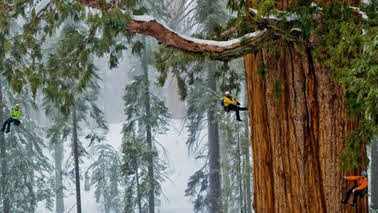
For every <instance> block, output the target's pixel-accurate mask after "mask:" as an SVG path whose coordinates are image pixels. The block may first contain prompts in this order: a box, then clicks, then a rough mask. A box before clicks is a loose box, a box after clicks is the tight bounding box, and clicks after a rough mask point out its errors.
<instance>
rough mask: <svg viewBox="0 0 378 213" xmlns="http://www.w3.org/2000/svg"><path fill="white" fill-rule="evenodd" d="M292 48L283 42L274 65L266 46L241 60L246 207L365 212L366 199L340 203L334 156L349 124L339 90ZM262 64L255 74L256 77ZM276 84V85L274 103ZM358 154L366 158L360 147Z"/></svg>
mask: <svg viewBox="0 0 378 213" xmlns="http://www.w3.org/2000/svg"><path fill="white" fill-rule="evenodd" d="M296 48H297V47H296V45H295V44H292V43H291V44H288V45H287V47H285V48H282V49H281V50H279V51H280V54H279V57H278V59H277V61H276V60H275V59H274V58H270V57H269V56H268V54H267V50H266V49H263V50H260V51H259V52H258V53H256V54H249V55H247V56H246V57H245V65H246V67H245V68H246V79H247V83H248V99H249V103H250V104H249V113H250V118H251V122H250V125H251V134H252V137H251V143H252V149H253V169H254V204H253V206H254V208H255V210H256V212H293V213H295V212H298V213H300V212H328V213H333V212H355V211H356V212H367V199H366V198H365V199H363V200H360V201H359V203H358V208H356V209H354V208H352V207H350V206H344V205H342V204H341V203H340V201H341V199H342V197H343V195H345V192H346V190H347V189H348V187H347V182H346V181H343V175H345V174H344V172H343V171H342V169H341V167H340V162H339V159H338V156H339V154H340V152H341V151H342V149H343V147H344V146H345V137H346V136H347V134H348V133H349V131H350V130H352V129H353V128H355V126H356V125H357V122H356V121H352V120H351V119H349V118H348V117H347V113H346V109H345V106H344V104H343V93H344V90H343V88H342V87H341V86H339V85H338V84H336V83H335V82H334V81H333V80H332V79H331V75H330V72H329V70H327V68H326V67H324V66H323V65H322V64H320V63H319V62H318V61H317V60H316V59H315V58H314V57H313V55H312V53H311V51H309V50H305V52H304V53H303V54H300V53H299V52H298V51H297V50H296ZM262 62H264V64H265V67H266V70H265V72H264V73H265V74H264V75H263V76H261V75H259V74H258V72H257V71H258V66H259V64H260V63H262ZM260 73H261V72H260ZM278 79H279V80H282V82H284V84H283V85H282V94H281V96H280V97H279V99H278V100H275V99H274V98H273V93H274V90H275V89H277V88H274V87H275V83H276V80H278ZM361 152H362V153H363V156H366V150H365V147H361ZM362 167H363V166H362ZM363 169H366V168H364V167H363ZM350 174H357V175H358V174H360V171H359V170H355V171H354V173H350ZM351 184H352V183H351ZM349 186H351V185H349Z"/></svg>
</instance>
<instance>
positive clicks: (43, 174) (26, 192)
mask: <svg viewBox="0 0 378 213" xmlns="http://www.w3.org/2000/svg"><path fill="white" fill-rule="evenodd" d="M1 82H4V81H3V80H1ZM0 95H1V100H2V101H1V104H2V109H3V116H2V120H4V119H5V118H8V116H9V115H10V108H8V107H6V108H5V107H3V106H11V105H13V104H15V103H19V104H20V105H21V110H22V111H23V115H22V117H21V121H22V123H21V125H20V126H15V125H12V127H11V132H10V133H8V134H7V135H6V136H4V134H3V133H2V134H1V135H2V141H1V154H2V165H1V169H2V175H1V181H0V182H1V183H2V186H1V187H2V190H1V198H2V203H3V205H2V207H1V209H2V211H3V212H15V213H17V212H20V213H21V212H36V210H37V205H38V204H39V203H40V202H42V201H45V202H46V207H47V208H48V209H51V208H52V201H53V198H52V197H53V191H52V190H51V185H50V177H49V176H48V174H50V173H51V171H52V165H51V164H50V162H49V159H48V157H47V156H46V153H47V146H46V144H45V143H44V141H43V138H42V136H43V131H42V129H41V127H40V126H38V125H37V124H36V123H35V122H34V121H33V120H32V119H30V116H29V113H30V110H28V108H30V107H32V103H33V101H32V100H31V98H30V93H28V92H27V91H22V93H20V94H18V95H15V94H14V93H13V92H12V91H11V90H10V89H9V88H8V87H6V86H5V85H4V84H1V92H0ZM4 108H5V109H4ZM10 186H12V187H10Z"/></svg>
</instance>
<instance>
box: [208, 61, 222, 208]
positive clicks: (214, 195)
mask: <svg viewBox="0 0 378 213" xmlns="http://www.w3.org/2000/svg"><path fill="white" fill-rule="evenodd" d="M208 87H209V88H210V89H211V90H213V91H217V83H216V80H215V76H214V65H213V64H211V65H210V66H209V70H208ZM207 121H208V143H209V145H208V146H209V149H208V150H209V151H208V152H209V154H208V156H209V173H210V177H209V188H210V191H209V193H208V200H209V203H210V206H209V212H210V213H220V212H222V210H221V209H222V187H221V176H220V169H221V168H220V162H219V133H218V122H217V119H216V117H215V114H214V112H213V110H212V109H210V110H208V111H207Z"/></svg>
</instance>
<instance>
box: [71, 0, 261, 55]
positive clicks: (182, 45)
mask: <svg viewBox="0 0 378 213" xmlns="http://www.w3.org/2000/svg"><path fill="white" fill-rule="evenodd" d="M77 1H78V2H79V3H81V4H83V5H85V6H88V7H91V8H96V9H104V8H111V7H112V5H110V4H103V3H101V2H102V1H94V0H77ZM132 18H133V20H132V21H131V22H130V23H129V24H128V25H127V26H125V30H126V31H129V32H132V33H139V34H143V35H147V36H151V37H153V38H155V39H156V40H158V41H159V43H161V44H163V45H165V46H167V47H173V48H177V49H180V50H183V51H186V52H192V53H209V54H208V55H211V56H210V57H211V58H212V59H215V60H227V59H230V58H237V57H240V56H243V55H244V54H246V53H248V52H252V51H253V46H254V45H251V44H253V43H257V42H259V41H260V40H261V39H262V38H263V35H264V34H265V32H266V31H267V30H261V31H256V32H252V33H248V34H246V35H244V36H242V37H240V38H236V39H232V40H228V41H214V40H204V39H198V38H194V37H190V36H187V35H182V34H180V33H178V32H175V31H174V30H172V29H170V28H169V27H167V26H166V25H165V24H163V23H161V22H159V21H157V20H155V19H154V18H153V17H151V16H133V17H132ZM242 41H245V42H242ZM242 43H243V44H245V45H244V46H243V45H242ZM212 53H215V54H212Z"/></svg>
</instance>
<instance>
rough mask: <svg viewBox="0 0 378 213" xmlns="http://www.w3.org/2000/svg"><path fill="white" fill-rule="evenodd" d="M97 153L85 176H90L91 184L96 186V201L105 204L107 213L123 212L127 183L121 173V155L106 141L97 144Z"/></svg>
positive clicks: (104, 207) (104, 208)
mask: <svg viewBox="0 0 378 213" xmlns="http://www.w3.org/2000/svg"><path fill="white" fill-rule="evenodd" d="M95 153H96V157H97V158H96V160H95V161H94V162H93V164H92V165H91V166H90V167H89V168H88V170H87V171H86V173H85V176H86V177H88V178H89V181H90V183H89V185H90V186H93V185H94V187H95V196H96V202H98V203H101V204H102V205H103V210H104V212H105V213H110V212H114V213H121V212H122V209H123V208H122V207H123V205H122V203H123V202H122V195H123V186H124V184H125V182H124V178H123V177H122V175H121V164H122V158H121V155H120V153H119V152H118V151H116V150H115V149H114V148H113V147H112V146H111V145H109V144H106V143H101V144H98V145H96V146H95Z"/></svg>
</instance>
